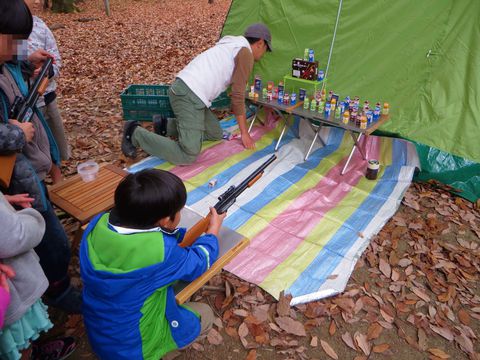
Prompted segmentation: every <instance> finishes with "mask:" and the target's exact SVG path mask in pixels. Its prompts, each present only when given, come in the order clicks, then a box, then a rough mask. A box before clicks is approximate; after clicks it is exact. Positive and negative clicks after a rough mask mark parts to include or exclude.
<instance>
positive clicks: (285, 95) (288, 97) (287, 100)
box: [283, 92, 290, 105]
mask: <svg viewBox="0 0 480 360" xmlns="http://www.w3.org/2000/svg"><path fill="white" fill-rule="evenodd" d="M289 102H290V95H289V94H288V93H287V92H286V93H285V94H283V104H284V105H288V103H289Z"/></svg>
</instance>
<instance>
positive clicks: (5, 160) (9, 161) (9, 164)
mask: <svg viewBox="0 0 480 360" xmlns="http://www.w3.org/2000/svg"><path fill="white" fill-rule="evenodd" d="M52 64H53V59H52V58H47V60H45V62H44V63H43V66H42V69H41V70H40V74H39V75H38V76H37V78H36V79H35V82H34V83H33V86H32V87H31V88H30V91H29V92H28V95H27V97H26V98H25V99H23V98H21V97H19V96H17V97H16V98H15V101H14V102H13V104H12V107H11V110H10V113H9V114H8V118H9V119H15V120H18V121H19V122H27V121H30V120H31V119H32V116H33V111H34V107H35V104H36V103H37V100H38V98H39V97H40V95H43V93H44V92H45V89H46V88H47V85H48V74H49V72H50V69H51V67H52ZM16 157H17V156H16V154H15V153H13V154H8V155H0V185H1V186H3V187H5V188H7V187H8V186H9V185H10V179H11V177H12V173H13V167H14V166H15V158H16Z"/></svg>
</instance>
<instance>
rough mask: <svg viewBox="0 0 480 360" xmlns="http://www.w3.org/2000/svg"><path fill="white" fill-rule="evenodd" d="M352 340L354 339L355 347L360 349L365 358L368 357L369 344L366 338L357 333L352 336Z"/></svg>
mask: <svg viewBox="0 0 480 360" xmlns="http://www.w3.org/2000/svg"><path fill="white" fill-rule="evenodd" d="M353 338H354V339H355V343H356V344H357V346H358V347H359V348H360V349H362V351H363V353H364V354H365V355H367V356H368V355H370V343H369V342H368V340H367V337H366V336H365V335H364V334H362V333H359V332H358V331H357V332H356V333H355V334H354V335H353Z"/></svg>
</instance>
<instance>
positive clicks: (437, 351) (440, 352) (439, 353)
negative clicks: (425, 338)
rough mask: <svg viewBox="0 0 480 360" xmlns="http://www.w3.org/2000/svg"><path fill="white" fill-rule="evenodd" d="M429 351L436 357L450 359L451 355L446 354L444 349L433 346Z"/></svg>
mask: <svg viewBox="0 0 480 360" xmlns="http://www.w3.org/2000/svg"><path fill="white" fill-rule="evenodd" d="M428 352H429V353H430V354H432V355H435V356H436V357H439V358H440V359H449V358H450V355H448V354H446V353H445V352H444V351H443V350H440V349H437V348H431V349H428Z"/></svg>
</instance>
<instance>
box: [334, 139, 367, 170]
mask: <svg viewBox="0 0 480 360" xmlns="http://www.w3.org/2000/svg"><path fill="white" fill-rule="evenodd" d="M349 133H350V135H351V136H352V139H353V146H352V151H350V155H348V159H347V162H346V163H345V165H344V167H343V169H342V172H341V173H340V175H343V174H345V171H346V170H347V167H348V164H349V163H350V160H351V159H352V156H353V153H354V152H355V149H358V151H360V154H361V155H362V157H363V159H364V160H365V159H366V157H365V155H364V154H363V151H362V149H361V148H360V145H359V144H358V142H359V141H360V139H361V138H362V135H363V133H360V134H358V137H356V138H355V135H354V134H353V132H351V131H349Z"/></svg>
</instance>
